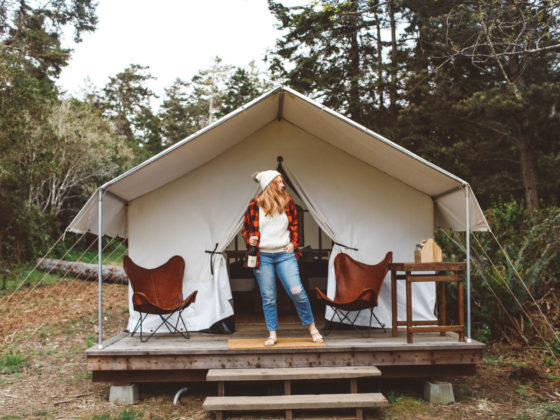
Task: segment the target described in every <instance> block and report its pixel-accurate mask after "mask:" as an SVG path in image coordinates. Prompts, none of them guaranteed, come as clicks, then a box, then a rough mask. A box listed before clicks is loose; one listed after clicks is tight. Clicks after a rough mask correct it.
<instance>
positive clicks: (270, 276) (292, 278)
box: [253, 252, 314, 331]
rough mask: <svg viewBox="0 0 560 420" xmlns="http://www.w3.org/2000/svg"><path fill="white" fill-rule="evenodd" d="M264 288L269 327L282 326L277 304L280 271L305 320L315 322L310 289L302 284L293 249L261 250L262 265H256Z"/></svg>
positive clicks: (282, 280) (256, 274)
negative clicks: (291, 250) (287, 250)
mask: <svg viewBox="0 0 560 420" xmlns="http://www.w3.org/2000/svg"><path fill="white" fill-rule="evenodd" d="M253 272H254V273H255V277H256V278H257V281H258V283H259V288H260V289H261V297H262V303H263V312H264V319H265V321H266V328H267V329H268V331H276V330H278V307H277V306H276V274H278V278H279V279H280V282H281V283H282V286H284V289H285V290H286V292H287V293H288V295H289V296H290V298H291V299H292V302H294V305H295V306H296V310H297V313H298V315H299V318H300V319H301V323H302V324H303V325H305V326H307V325H310V324H312V323H313V321H314V320H313V312H312V311H311V305H310V304H309V299H308V298H307V293H305V289H304V288H303V286H302V284H301V280H300V278H299V270H298V263H297V258H296V255H295V254H294V253H293V252H274V253H268V252H261V255H260V263H259V267H258V268H255V269H253Z"/></svg>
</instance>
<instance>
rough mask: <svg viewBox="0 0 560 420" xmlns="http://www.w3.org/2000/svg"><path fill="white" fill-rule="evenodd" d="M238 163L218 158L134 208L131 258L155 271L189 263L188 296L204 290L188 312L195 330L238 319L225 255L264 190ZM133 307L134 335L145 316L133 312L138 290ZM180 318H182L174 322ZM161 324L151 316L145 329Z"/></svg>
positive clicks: (133, 204) (185, 288)
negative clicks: (175, 261) (176, 260)
mask: <svg viewBox="0 0 560 420" xmlns="http://www.w3.org/2000/svg"><path fill="white" fill-rule="evenodd" d="M234 158H235V156H229V155H225V156H223V157H221V158H218V159H215V160H214V161H212V162H210V163H208V164H206V165H204V166H202V167H200V168H198V169H197V170H195V171H193V172H192V173H190V174H189V175H187V176H185V177H182V178H180V179H178V180H176V181H174V182H173V183H170V184H168V185H166V186H164V187H162V188H160V189H158V190H155V191H152V192H151V193H149V194H147V195H145V196H142V197H140V198H139V199H137V200H134V201H133V202H131V203H130V205H129V218H128V219H129V226H130V228H129V253H130V256H131V258H132V259H133V260H134V261H135V262H136V263H137V264H139V265H141V266H143V267H146V268H153V267H157V266H158V265H161V264H162V263H164V262H165V261H167V260H168V259H169V257H170V256H171V255H181V256H182V257H183V258H184V259H185V274H184V280H183V296H184V297H186V296H188V295H189V294H190V293H191V292H192V291H194V290H198V294H197V298H196V302H195V303H194V304H192V305H190V306H189V307H188V308H187V309H186V310H185V311H184V312H183V315H184V316H183V319H184V321H185V323H186V324H187V328H188V329H189V330H191V331H200V330H204V329H206V328H209V327H210V326H212V325H213V324H214V323H216V322H217V321H220V320H222V319H224V318H227V317H228V316H231V315H233V307H232V305H231V299H232V294H231V287H230V282H229V276H228V271H227V264H226V258H225V256H224V255H223V254H220V253H221V252H223V251H224V250H225V249H226V247H227V245H228V244H229V243H230V242H231V241H232V240H233V238H234V237H235V235H236V234H237V232H239V230H240V229H241V225H242V219H243V214H244V212H245V210H246V208H247V205H248V204H249V201H250V200H251V198H252V197H254V195H255V194H256V191H257V188H258V185H257V184H255V183H254V182H252V181H251V179H250V174H251V172H250V169H246V170H240V169H239V168H236V166H238V165H241V164H243V162H238V160H240V159H237V160H235V159H234ZM222 160H223V161H222ZM224 168H228V170H227V171H225V172H224ZM222 175H225V176H222ZM216 244H218V247H217V249H216V250H215V251H216V252H217V253H216V254H213V255H212V254H209V253H207V252H206V251H214V249H215V246H216ZM211 261H212V270H211V268H210V264H211ZM212 271H213V274H212ZM129 307H130V318H129V323H128V329H129V330H131V329H132V328H134V326H135V325H136V322H137V320H138V317H139V315H138V313H137V312H136V311H134V310H133V307H132V290H130V293H129ZM176 319H177V318H176V315H174V316H173V317H172V318H171V320H172V322H175V321H176ZM159 322H160V320H159V316H157V315H150V316H148V318H147V319H146V321H145V322H144V329H145V330H147V331H149V330H150V329H153V328H155V327H156V326H157V325H158V324H159ZM181 325H182V324H181V323H179V326H181ZM159 331H161V332H167V329H165V328H164V327H162V328H161V329H160V330H159ZM159 331H158V332H159Z"/></svg>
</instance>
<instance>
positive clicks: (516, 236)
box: [436, 201, 560, 348]
mask: <svg viewBox="0 0 560 420" xmlns="http://www.w3.org/2000/svg"><path fill="white" fill-rule="evenodd" d="M486 216H487V219H488V222H489V223H490V227H491V229H492V231H493V232H494V234H495V235H496V237H497V238H498V240H499V241H500V242H501V245H502V247H503V249H504V250H505V252H506V253H507V254H508V256H509V258H511V263H512V264H513V267H512V265H511V264H510V263H509V261H508V260H507V258H506V257H505V255H504V254H503V252H502V251H501V249H500V247H499V245H498V244H497V243H496V242H495V241H494V239H493V237H492V235H491V234H488V233H474V234H473V238H472V239H471V257H472V261H473V269H472V273H471V276H472V279H471V281H472V288H471V296H472V302H473V305H472V316H473V333H474V338H476V339H479V340H481V341H485V342H487V341H488V340H490V339H495V338H499V337H500V336H501V335H502V334H505V333H506V332H509V331H511V330H512V329H513V330H514V331H520V325H518V324H519V323H520V321H519V319H520V317H524V315H523V311H522V308H524V309H525V310H531V308H533V302H532V299H530V297H529V292H530V293H531V294H532V295H533V296H536V297H539V296H543V295H544V294H545V293H546V291H547V290H549V289H550V288H551V287H553V286H556V287H558V286H560V208H558V207H550V208H544V209H541V210H535V211H529V210H527V209H525V208H524V207H523V205H522V204H520V203H518V202H517V201H509V202H502V203H498V204H496V205H494V206H493V207H492V208H491V209H489V210H488V211H487V212H486ZM456 239H457V242H454V241H453V240H451V239H450V233H446V232H444V231H439V232H438V234H437V237H436V240H437V242H438V244H440V246H442V249H443V250H444V253H445V258H446V259H448V260H462V259H463V258H464V251H463V247H464V243H465V241H464V236H463V235H459V234H457V235H456ZM517 273H519V276H520V277H521V280H520V279H519V277H518V274H517ZM492 291H493V292H494V293H495V294H496V296H497V298H498V299H499V301H500V302H501V304H500V303H499V302H497V299H496V297H495V296H494V293H492ZM450 295H451V296H452V297H453V298H454V299H456V291H455V290H454V289H451V294H450ZM455 302H456V300H455ZM448 303H449V310H450V313H453V308H455V307H456V306H455V305H456V303H454V302H451V301H450V302H448ZM502 305H503V306H502ZM529 331H530V332H529ZM534 334H536V331H534V329H532V328H529V329H527V330H526V331H525V333H524V335H525V336H527V337H528V338H531V336H532V335H534ZM554 342H555V340H554V338H553V339H552V340H551V341H550V344H551V346H552V348H554Z"/></svg>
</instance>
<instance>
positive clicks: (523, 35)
mask: <svg viewBox="0 0 560 420" xmlns="http://www.w3.org/2000/svg"><path fill="white" fill-rule="evenodd" d="M559 16H560V4H559V3H558V2H551V1H548V0H532V1H521V0H508V1H495V0H477V1H476V2H472V3H461V4H460V5H457V6H456V7H453V8H451V9H450V10H449V11H448V12H447V13H446V14H443V15H442V16H441V17H440V19H441V21H442V22H445V23H444V25H443V26H444V28H445V32H444V33H445V38H444V39H441V40H440V42H441V43H442V44H443V45H445V47H446V52H447V56H448V58H447V59H446V60H445V62H444V63H442V65H443V64H447V63H452V62H454V61H456V60H457V59H458V58H459V57H465V58H467V59H469V60H470V62H471V63H472V65H473V66H475V67H477V68H479V69H481V70H482V71H485V72H488V73H490V74H493V75H494V77H493V80H494V81H495V84H494V85H493V86H488V89H487V90H485V91H479V92H476V93H475V94H474V96H473V97H472V98H471V101H470V107H468V109H469V110H470V111H471V112H472V113H473V116H475V115H478V116H480V115H482V114H485V115H489V113H490V114H491V118H493V119H494V118H499V119H502V120H503V119H504V118H503V117H505V119H506V120H507V122H506V121H503V123H502V124H501V125H502V129H503V130H505V131H504V132H507V135H508V136H510V137H511V138H513V139H516V142H517V149H518V153H519V163H520V167H521V175H522V183H523V188H524V193H525V200H526V202H527V206H528V208H530V209H536V208H538V206H539V196H538V177H537V173H538V171H537V169H536V168H535V154H536V153H538V152H537V149H538V145H537V143H538V142H539V141H538V139H536V138H534V137H533V133H534V132H535V129H534V126H533V124H532V121H533V120H532V119H531V118H530V117H529V116H530V114H531V113H532V109H533V108H534V107H535V104H533V103H529V102H528V98H529V96H530V92H533V91H534V90H535V89H538V85H540V84H541V83H542V81H543V80H546V78H547V73H545V74H542V73H541V72H540V71H539V70H540V69H546V70H547V71H548V74H554V73H557V69H558V64H559V61H558V55H557V54H556V52H557V51H559V50H560V28H559V25H558V19H559ZM529 68H531V69H537V71H536V72H533V71H532V72H531V73H532V74H531V73H529V72H527V70H528V69H529ZM535 73H540V74H541V77H542V76H544V78H545V79H542V78H539V79H536V78H534V75H535ZM555 91H556V89H552V91H550V90H548V91H543V92H542V93H543V94H544V95H545V96H548V95H550V94H551V93H552V92H555ZM481 97H482V98H484V99H487V102H486V103H485V104H481V103H480V99H481ZM543 102H546V103H550V102H552V103H553V104H555V103H556V101H555V100H553V99H552V98H550V99H548V100H546V99H545V100H544V101H543ZM475 104H479V105H482V108H486V109H481V107H480V106H479V107H478V108H479V110H478V111H476V110H475V109H474V106H475ZM487 104H488V105H489V106H488V107H486V105H487ZM492 110H493V111H492ZM543 111H544V112H545V114H547V113H548V112H547V111H546V110H543ZM496 112H497V113H496ZM500 117H501V118H500ZM508 117H509V118H508Z"/></svg>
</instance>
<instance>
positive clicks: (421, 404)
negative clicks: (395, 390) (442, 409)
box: [387, 393, 438, 418]
mask: <svg viewBox="0 0 560 420" xmlns="http://www.w3.org/2000/svg"><path fill="white" fill-rule="evenodd" d="M391 394H392V393H389V395H388V396H387V399H389V401H391V407H390V408H389V409H388V414H389V418H392V417H397V418H417V417H423V416H431V415H433V414H436V413H437V410H438V409H437V407H436V406H431V405H430V404H428V403H427V402H425V401H424V400H422V399H421V398H412V397H408V396H404V395H399V394H393V395H391ZM391 398H393V400H391Z"/></svg>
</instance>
